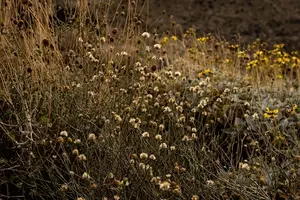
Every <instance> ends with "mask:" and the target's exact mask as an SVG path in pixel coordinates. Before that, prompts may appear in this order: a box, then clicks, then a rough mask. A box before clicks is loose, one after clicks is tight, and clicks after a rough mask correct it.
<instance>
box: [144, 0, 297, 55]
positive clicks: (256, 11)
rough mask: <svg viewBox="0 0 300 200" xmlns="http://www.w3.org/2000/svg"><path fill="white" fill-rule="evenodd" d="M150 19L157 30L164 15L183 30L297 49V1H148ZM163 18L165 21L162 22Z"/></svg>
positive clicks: (161, 24) (162, 24)
mask: <svg viewBox="0 0 300 200" xmlns="http://www.w3.org/2000/svg"><path fill="white" fill-rule="evenodd" d="M149 2H150V6H149V7H150V12H149V13H150V19H152V20H154V19H157V18H158V17H159V16H161V15H162V12H163V10H165V11H166V14H165V16H164V17H162V18H161V19H159V20H158V21H157V23H158V26H159V28H160V29H163V28H164V27H166V26H169V23H166V22H169V21H168V17H169V16H170V15H173V16H174V20H175V21H176V22H177V23H178V24H181V26H182V27H183V29H187V28H190V27H194V28H195V29H196V31H197V33H198V34H199V35H203V34H207V33H212V34H213V35H218V36H224V37H225V38H226V39H227V40H229V41H231V40H232V39H236V38H237V35H239V37H240V41H241V42H242V43H243V42H245V43H251V42H252V41H254V40H255V39H256V38H260V39H261V40H263V41H266V42H268V43H270V44H275V43H284V44H285V45H286V48H287V49H288V50H300V0H249V1H245V0H149ZM141 3H142V2H141ZM166 20H167V21H166Z"/></svg>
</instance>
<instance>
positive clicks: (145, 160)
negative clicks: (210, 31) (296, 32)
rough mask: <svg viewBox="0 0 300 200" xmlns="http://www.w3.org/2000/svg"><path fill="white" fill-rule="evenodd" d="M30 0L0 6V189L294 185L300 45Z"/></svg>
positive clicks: (126, 192) (142, 190)
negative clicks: (64, 12)
mask: <svg viewBox="0 0 300 200" xmlns="http://www.w3.org/2000/svg"><path fill="white" fill-rule="evenodd" d="M30 2H31V1H22V2H21V3H20V5H19V6H20V9H21V10H20V11H19V12H21V13H19V12H18V11H17V10H16V9H17V8H18V5H16V4H15V3H14V2H8V3H6V4H7V5H6V8H4V13H3V15H2V16H1V18H0V19H1V24H2V25H1V35H0V37H1V40H0V41H1V43H0V46H1V50H0V55H1V69H0V70H1V71H0V72H1V73H0V78H1V85H0V86H1V90H0V105H1V107H0V109H1V119H0V128H1V132H2V135H1V137H0V142H1V146H2V147H3V148H2V149H1V152H0V176H1V179H0V191H1V194H0V197H3V198H4V197H7V196H10V197H14V196H18V197H19V198H22V197H24V198H25V199H30V198H33V199H78V200H79V199H81V200H82V199H193V200H196V199H279V198H282V199H296V198H299V196H300V194H299V187H300V182H299V179H297V177H298V176H299V175H300V170H299V169H300V146H299V137H300V136H299V131H298V130H299V128H300V124H299V117H300V111H299V107H298V105H299V103H300V102H299V67H300V57H299V54H298V52H286V51H285V50H284V45H283V44H278V45H274V46H273V47H271V48H270V47H268V46H267V44H265V43H263V42H261V41H260V40H257V41H255V42H253V43H252V44H249V45H248V46H245V45H243V44H239V43H238V42H237V43H235V44H230V43H228V42H227V41H224V40H221V39H218V38H217V37H214V36H212V35H206V36H198V35H197V34H196V31H195V30H194V29H192V28H190V29H188V30H181V28H180V26H179V25H177V24H176V22H175V21H174V20H173V18H171V19H170V28H169V29H168V30H165V31H164V33H162V34H159V33H157V32H155V31H153V30H148V27H149V24H147V23H148V22H147V19H143V18H142V17H141V15H140V12H146V11H145V10H146V9H140V7H139V6H138V3H139V2H134V1H132V2H129V4H122V3H120V4H118V3H117V4H116V3H112V4H111V5H110V4H107V3H100V4H99V5H98V6H96V7H93V8H88V6H87V5H86V4H84V3H85V1H82V2H81V4H78V5H86V6H81V7H80V9H76V11H77V12H76V14H75V15H74V16H73V15H72V16H68V17H69V18H68V20H66V22H59V23H58V22H57V21H55V19H53V21H51V20H50V21H49V19H48V17H46V16H49V13H51V12H52V9H51V5H50V4H41V3H37V2H36V1H32V2H31V3H30ZM0 4H1V5H2V4H4V2H1V1H0ZM143 6H144V8H145V7H146V4H145V5H142V8H143ZM41 8H44V9H41ZM96 13H97V15H96ZM104 16H106V17H104ZM111 18H113V19H114V20H112V21H111V20H110V19H111ZM26 20H27V21H26ZM25 22H26V23H25ZM27 22H28V23H27ZM56 23H57V24H59V25H57V24H56ZM49 24H50V25H51V26H49Z"/></svg>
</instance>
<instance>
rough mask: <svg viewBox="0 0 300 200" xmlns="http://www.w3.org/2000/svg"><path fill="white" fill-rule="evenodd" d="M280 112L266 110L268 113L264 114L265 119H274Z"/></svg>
mask: <svg viewBox="0 0 300 200" xmlns="http://www.w3.org/2000/svg"><path fill="white" fill-rule="evenodd" d="M278 112H279V110H277V109H275V110H270V108H268V107H267V108H266V112H265V113H264V117H265V118H267V119H274V118H276V117H277V114H278Z"/></svg>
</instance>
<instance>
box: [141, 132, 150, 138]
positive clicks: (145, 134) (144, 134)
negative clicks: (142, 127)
mask: <svg viewBox="0 0 300 200" xmlns="http://www.w3.org/2000/svg"><path fill="white" fill-rule="evenodd" d="M142 137H143V138H145V137H150V134H149V133H148V132H144V133H143V134H142Z"/></svg>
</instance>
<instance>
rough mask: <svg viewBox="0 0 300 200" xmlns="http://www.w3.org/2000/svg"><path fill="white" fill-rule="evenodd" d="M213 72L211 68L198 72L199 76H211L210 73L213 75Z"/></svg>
mask: <svg viewBox="0 0 300 200" xmlns="http://www.w3.org/2000/svg"><path fill="white" fill-rule="evenodd" d="M212 74H213V72H212V71H211V69H205V70H203V71H202V72H200V73H199V74H198V76H199V77H206V76H209V75H212Z"/></svg>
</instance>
